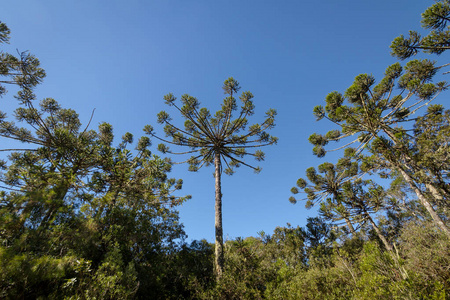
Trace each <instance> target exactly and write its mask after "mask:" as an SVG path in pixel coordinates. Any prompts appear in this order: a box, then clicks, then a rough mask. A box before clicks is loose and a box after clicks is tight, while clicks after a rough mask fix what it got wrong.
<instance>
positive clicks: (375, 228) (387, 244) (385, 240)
mask: <svg viewBox="0 0 450 300" xmlns="http://www.w3.org/2000/svg"><path fill="white" fill-rule="evenodd" d="M364 214H365V215H366V218H367V220H369V223H370V225H372V227H373V229H374V230H375V232H376V233H377V235H378V238H379V239H380V240H381V241H382V242H383V245H384V247H385V248H386V250H388V251H389V252H393V250H394V249H393V248H392V246H391V244H390V243H389V242H388V241H387V239H386V238H385V237H384V235H383V234H382V233H381V230H380V228H378V226H377V224H375V222H374V221H373V219H372V217H371V216H370V215H369V214H368V213H367V212H365V213H364Z"/></svg>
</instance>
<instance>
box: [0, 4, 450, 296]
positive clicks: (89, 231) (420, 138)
mask: <svg viewBox="0 0 450 300" xmlns="http://www.w3.org/2000/svg"><path fill="white" fill-rule="evenodd" d="M449 20H450V2H449V1H447V0H440V1H436V2H435V3H434V4H432V5H431V6H430V7H429V8H428V9H426V10H425V12H424V13H423V14H422V27H423V29H424V31H427V34H419V31H417V30H412V31H410V32H409V37H405V36H403V35H400V36H399V37H397V38H395V39H394V41H393V42H392V44H391V54H392V55H393V56H394V57H396V58H399V59H401V60H402V61H401V62H396V63H394V64H391V65H389V66H386V70H385V72H384V75H383V76H381V77H380V78H376V77H375V76H373V75H371V74H360V75H357V76H356V77H355V78H354V80H353V82H351V80H349V82H348V88H347V89H345V90H342V91H331V92H329V93H328V94H327V92H328V91H323V92H324V96H325V101H324V102H323V104H322V105H320V103H319V102H317V105H316V106H315V107H314V108H313V110H312V114H313V116H314V117H315V118H316V120H317V121H319V122H320V124H323V123H327V124H328V125H326V126H328V127H320V128H327V131H326V132H319V131H318V132H312V133H311V135H310V137H309V139H308V140H309V142H310V143H311V144H312V147H311V149H312V152H313V154H314V155H315V156H317V157H318V158H320V159H321V160H322V162H321V163H320V164H318V165H317V166H311V167H309V168H307V169H306V170H303V171H302V170H300V171H299V174H298V175H299V176H301V177H300V178H299V179H298V180H297V182H295V179H294V178H293V179H292V182H293V185H294V184H295V186H294V187H292V189H291V191H290V192H291V194H292V196H291V197H290V198H289V201H290V202H291V203H293V204H296V203H298V204H300V203H302V204H304V205H305V207H306V208H307V209H310V208H313V207H314V208H317V210H318V215H315V216H310V217H309V218H307V220H306V225H305V226H303V227H301V226H292V225H291V224H289V223H288V224H287V225H286V226H278V227H276V228H275V229H274V230H273V232H271V233H266V232H264V231H260V232H258V233H257V234H256V235H255V236H250V237H245V238H244V237H242V238H230V239H226V240H223V232H222V220H221V219H222V211H221V209H222V208H221V205H222V204H221V201H222V194H221V182H220V178H221V175H222V173H227V174H232V173H233V172H234V170H235V169H236V168H237V167H239V166H248V167H250V168H253V169H255V170H257V171H259V168H257V167H255V166H253V165H252V164H251V163H249V162H248V160H246V158H247V157H252V158H256V160H257V161H263V160H264V158H265V154H264V153H263V152H262V151H261V150H260V149H259V147H261V146H268V145H273V144H276V143H277V141H278V138H276V137H274V136H272V135H270V134H269V133H268V132H267V131H268V130H272V129H273V128H274V126H275V116H276V111H275V110H274V109H269V111H268V112H267V113H266V114H265V116H264V119H263V120H262V122H261V123H254V124H252V125H249V118H250V116H252V115H253V114H254V113H255V106H254V103H253V100H252V99H253V94H252V93H250V92H248V91H245V92H243V93H242V94H240V102H238V101H237V100H236V99H235V97H236V96H237V95H238V94H237V93H238V91H239V89H240V86H239V83H238V82H237V81H236V80H235V79H234V78H233V77H230V78H228V79H227V80H226V81H225V82H224V84H223V90H224V92H225V95H226V96H225V98H224V99H223V102H222V106H221V109H220V110H218V111H217V112H216V113H215V115H211V114H210V112H209V110H208V109H206V108H200V102H199V101H198V100H197V99H196V98H194V97H192V96H189V95H187V94H185V95H183V96H181V104H182V105H181V106H178V102H177V101H176V98H175V97H174V96H173V95H172V94H168V95H166V96H165V97H164V100H165V102H166V104H167V105H168V106H170V108H171V109H175V110H176V111H177V112H178V113H180V114H181V116H182V117H183V118H184V121H185V122H184V126H178V125H176V123H175V122H173V120H172V119H171V117H170V116H169V114H168V113H166V112H165V111H162V112H160V113H159V114H158V123H160V125H163V126H164V128H163V131H164V133H165V135H166V136H165V137H161V136H159V135H157V134H156V132H157V130H158V128H157V127H156V126H155V128H156V129H154V127H153V126H151V125H147V126H145V128H144V133H145V135H144V136H142V137H139V138H135V136H134V135H133V134H132V133H129V132H126V133H125V134H123V135H122V136H121V137H120V135H119V137H117V136H116V135H115V131H114V129H113V125H112V124H110V123H107V122H102V123H100V124H98V125H97V126H95V125H93V122H91V121H92V118H93V115H94V112H92V116H90V120H89V121H88V122H87V123H86V124H82V122H81V118H80V116H79V115H78V113H77V112H76V111H75V110H73V109H70V108H64V107H63V105H61V104H60V103H59V102H58V101H56V100H55V99H53V98H44V99H37V98H38V97H37V96H36V92H35V90H36V88H37V87H38V86H39V85H40V84H44V78H45V76H46V73H45V71H44V69H43V68H42V67H41V65H40V61H39V59H38V58H37V57H35V56H34V55H32V54H31V53H30V52H19V51H18V52H17V53H16V54H12V53H8V52H6V51H4V48H2V52H1V55H0V77H1V79H0V97H1V99H2V101H8V102H9V103H13V106H14V111H13V112H12V113H6V111H5V112H3V111H0V139H1V140H2V148H1V149H0V298H2V299H448V298H449V297H450V271H449V268H450V222H449V218H450V204H449V203H450V202H449V198H450V173H449V170H450V148H449V147H450V110H449V109H448V108H447V107H445V105H444V104H445V103H448V101H447V98H446V97H447V91H446V90H447V89H448V83H447V82H446V81H445V79H446V78H447V77H446V76H448V75H445V74H443V73H446V72H447V71H446V67H447V62H445V61H444V62H442V63H441V62H440V60H441V58H442V57H443V56H439V55H441V54H444V53H445V52H446V50H448V47H449V32H448V31H449V25H448V21H449ZM10 35H11V31H10V29H9V28H8V26H7V24H5V23H2V22H0V46H1V45H3V46H4V45H5V44H7V43H9V42H10ZM387 46H388V45H387ZM418 54H421V55H423V57H426V58H422V56H421V57H420V58H419V59H415V57H414V56H415V55H418ZM434 59H437V61H435V60H434ZM447 68H448V67H447ZM356 71H357V70H356ZM299 97H300V98H301V95H299ZM238 103H239V105H238ZM2 110H3V107H2ZM233 114H234V115H233ZM318 128H319V127H318ZM320 128H319V129H318V130H320ZM155 139H160V140H163V142H164V144H161V145H159V146H158V147H157V148H158V150H160V152H162V155H164V156H165V155H169V154H174V153H175V152H173V151H172V146H171V148H169V146H168V144H171V145H173V146H175V147H177V146H181V148H183V147H184V149H186V151H184V150H183V151H184V152H183V151H182V152H181V153H182V154H190V155H193V156H192V157H190V158H188V159H187V161H186V162H187V163H188V164H189V168H190V170H192V171H197V170H198V169H200V168H201V167H202V166H208V165H214V166H215V172H214V177H215V183H216V186H215V188H216V198H215V200H216V224H215V229H216V243H210V242H208V241H207V240H193V241H190V242H187V241H186V238H187V235H186V233H185V232H184V229H183V224H182V221H183V220H182V219H180V216H179V213H178V208H179V207H180V205H181V204H183V203H185V202H186V201H190V199H191V196H190V195H183V191H182V187H183V180H182V179H180V178H178V179H177V178H172V176H171V175H170V172H171V170H172V168H173V165H174V161H173V160H172V159H171V158H168V157H164V156H163V157H161V156H158V155H155V154H154V153H153V152H152V142H153V141H154V140H155ZM6 145H7V146H6ZM279 146H280V145H278V146H277V147H279ZM332 151H336V152H335V153H336V155H334V156H330V155H329V153H330V152H332ZM305 159H308V158H305ZM327 160H329V161H327ZM293 168H295V169H296V170H297V169H298V168H296V166H293ZM212 180H213V179H211V182H212ZM287 192H289V189H288V191H287ZM213 199H214V198H213V196H212V195H211V203H213V201H212V200H213ZM224 201H225V202H226V197H225V198H224ZM218 202H220V205H218V204H217V203H218ZM285 202H286V205H291V204H289V203H288V201H287V200H286V201H285ZM297 207H298V206H297Z"/></svg>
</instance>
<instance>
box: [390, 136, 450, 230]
mask: <svg viewBox="0 0 450 300" xmlns="http://www.w3.org/2000/svg"><path fill="white" fill-rule="evenodd" d="M384 132H385V133H386V134H387V135H388V136H389V138H390V139H391V140H392V141H393V142H394V144H395V145H398V142H397V139H396V138H395V136H394V135H393V133H392V132H390V131H389V130H386V129H385V130H384ZM403 154H404V155H406V156H407V157H408V158H409V159H411V158H410V157H409V155H408V154H407V153H403ZM411 160H412V159H411ZM388 161H389V162H390V163H392V164H393V165H394V166H395V168H396V169H397V170H399V171H400V173H401V174H402V176H403V178H404V179H405V181H406V183H408V185H409V186H410V187H411V188H412V189H413V191H414V192H415V193H416V195H417V197H418V198H419V201H420V203H421V204H422V205H423V206H425V209H426V210H427V211H428V213H429V214H430V215H431V218H432V219H433V221H434V223H435V224H436V225H437V226H438V227H439V228H440V229H441V230H442V231H444V232H445V234H447V236H449V237H450V229H449V228H448V227H447V226H446V225H445V224H444V222H443V221H442V219H441V217H440V216H439V215H438V214H437V213H436V211H435V210H434V208H433V206H432V205H431V203H430V202H429V201H428V200H427V198H426V197H425V195H424V194H423V193H422V191H421V190H420V189H419V188H418V187H417V185H416V183H415V182H414V179H413V178H412V177H411V176H410V175H409V174H408V173H407V172H406V171H405V170H404V169H403V166H402V165H401V164H400V162H398V161H392V160H390V159H388ZM426 187H427V188H428V189H429V188H430V187H432V189H431V193H432V194H433V196H434V197H436V196H439V193H438V192H437V190H435V189H434V187H433V186H432V185H427V186H426ZM435 195H436V196H435ZM438 199H439V198H438Z"/></svg>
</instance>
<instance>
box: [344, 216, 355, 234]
mask: <svg viewBox="0 0 450 300" xmlns="http://www.w3.org/2000/svg"><path fill="white" fill-rule="evenodd" d="M344 220H345V223H347V227H348V229H349V230H350V233H351V234H355V228H353V225H352V222H350V220H349V218H347V217H344Z"/></svg>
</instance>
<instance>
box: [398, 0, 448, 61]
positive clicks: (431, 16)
mask: <svg viewBox="0 0 450 300" xmlns="http://www.w3.org/2000/svg"><path fill="white" fill-rule="evenodd" d="M449 21H450V1H448V0H439V1H436V3H435V4H433V5H432V6H430V7H429V8H427V9H426V10H425V12H424V13H423V14H422V27H423V28H425V29H429V30H431V31H430V32H429V33H428V34H427V35H426V36H424V37H422V35H421V34H420V33H418V32H417V31H410V32H409V37H408V38H405V37H404V36H403V35H400V36H399V37H397V38H396V39H395V40H394V41H393V42H392V44H391V50H392V52H391V53H392V55H393V56H396V57H398V58H400V59H406V58H408V57H411V56H413V55H415V54H417V52H418V51H423V52H425V53H434V54H441V53H443V52H444V51H446V50H448V49H450V28H449V27H448V26H447V24H448V22H449Z"/></svg>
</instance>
